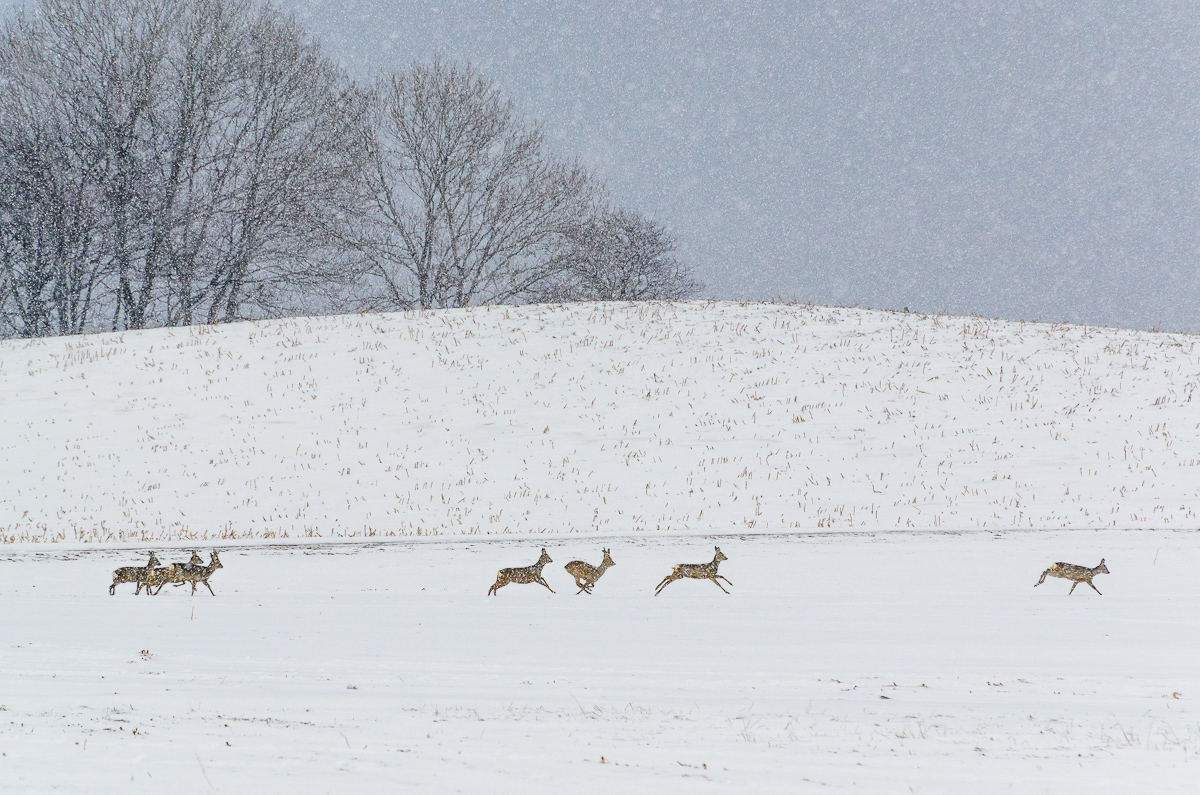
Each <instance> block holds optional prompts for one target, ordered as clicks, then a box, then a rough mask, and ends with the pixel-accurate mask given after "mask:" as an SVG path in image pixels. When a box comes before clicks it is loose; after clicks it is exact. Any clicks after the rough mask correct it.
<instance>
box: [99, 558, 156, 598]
mask: <svg viewBox="0 0 1200 795" xmlns="http://www.w3.org/2000/svg"><path fill="white" fill-rule="evenodd" d="M157 565H158V558H156V557H154V553H153V552H151V553H150V560H149V561H147V563H146V565H145V566H122V567H121V568H119V569H117V570H116V571H114V572H113V581H112V585H110V586H108V595H109V596H113V595H115V594H116V593H117V586H118V585H120V584H121V583H123V582H136V583H138V587H137V590H136V591H134V592H133V593H134V595H135V596H136V595H137V593H138V592H139V591H141V590H142V585H141V583H142V581H143V580H145V579H146V578H147V577H149V576H150V573H151V572H153V571H154V567H155V566H157Z"/></svg>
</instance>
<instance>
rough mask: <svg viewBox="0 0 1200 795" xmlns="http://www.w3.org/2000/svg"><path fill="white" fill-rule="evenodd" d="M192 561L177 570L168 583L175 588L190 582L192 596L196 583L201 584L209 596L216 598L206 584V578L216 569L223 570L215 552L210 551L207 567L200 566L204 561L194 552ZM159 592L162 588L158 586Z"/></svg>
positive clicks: (194, 593) (210, 587) (194, 592)
mask: <svg viewBox="0 0 1200 795" xmlns="http://www.w3.org/2000/svg"><path fill="white" fill-rule="evenodd" d="M192 560H193V563H192V564H189V565H188V566H185V567H184V568H182V569H177V570H176V572H175V577H174V579H172V580H170V581H169V582H170V583H171V584H172V585H174V586H175V587H177V588H178V587H179V586H180V585H183V584H184V583H185V582H190V583H191V584H192V593H191V595H192V596H195V595H196V583H201V584H203V585H204V587H205V588H207V589H208V592H209V593H210V594H212V595H213V596H216V593H214V592H213V589H212V586H211V585H209V584H208V578H209V577H211V576H212V575H213V572H215V571H216V570H217V569H223V568H225V567H224V566H222V565H221V559H220V558H219V557H217V550H215V549H214V550H213V551H212V560H210V561H209V562H208V565H207V566H202V565H200V564H201V563H203V562H204V561H203V560H202V559H201V558H200V556H199V555H197V554H196V553H195V552H193V553H192ZM159 590H160V591H161V590H162V586H159Z"/></svg>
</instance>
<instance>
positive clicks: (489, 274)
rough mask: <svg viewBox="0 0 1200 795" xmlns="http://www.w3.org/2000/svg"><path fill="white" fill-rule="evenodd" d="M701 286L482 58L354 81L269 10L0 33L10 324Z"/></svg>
mask: <svg viewBox="0 0 1200 795" xmlns="http://www.w3.org/2000/svg"><path fill="white" fill-rule="evenodd" d="M698 289H699V285H698V284H697V283H696V282H695V281H694V280H693V279H692V277H691V275H690V272H689V270H688V268H687V267H685V266H684V264H683V263H682V262H681V261H680V260H679V258H678V257H677V256H676V254H675V242H674V239H673V238H672V236H671V235H670V234H669V233H668V231H667V230H666V229H665V228H664V227H663V226H661V225H660V224H658V223H656V222H654V221H652V220H649V219H647V218H645V217H643V216H642V215H640V214H638V213H637V212H634V211H630V210H627V209H623V208H619V207H614V206H612V204H611V203H610V202H609V201H608V199H607V197H606V195H605V191H604V188H603V186H602V185H600V184H598V183H597V181H596V180H595V179H594V178H593V177H592V176H591V174H589V173H588V171H587V170H586V169H585V168H583V167H582V166H581V165H580V164H578V163H575V162H572V161H569V160H565V159H563V158H561V157H558V156H556V155H555V154H554V153H553V152H550V151H549V150H548V148H547V146H546V144H545V142H544V140H543V136H542V134H541V132H540V130H539V128H538V126H537V125H536V124H533V123H530V122H529V121H527V120H524V119H521V118H519V117H518V116H517V114H516V112H515V111H514V108H513V106H512V103H511V102H509V101H508V100H506V99H505V98H504V97H503V96H502V95H501V93H500V92H499V91H498V89H497V88H496V86H495V85H494V84H493V83H492V82H491V81H489V80H488V79H487V78H486V77H484V76H483V75H481V74H479V73H478V72H477V71H475V70H474V69H472V68H471V67H470V66H461V65H457V64H453V63H448V62H445V61H440V60H435V61H434V62H433V63H428V64H416V65H414V66H412V67H411V68H410V69H408V70H407V71H405V72H402V73H393V74H388V75H385V76H383V77H381V78H380V79H379V80H378V81H377V82H376V83H374V84H372V85H361V84H358V83H355V82H354V81H353V80H351V79H350V78H349V77H348V76H347V75H346V74H345V73H344V71H343V70H341V69H340V68H338V67H337V66H336V65H334V64H333V63H332V62H331V61H330V60H329V59H328V58H326V57H325V56H323V55H322V54H321V51H320V48H319V47H318V45H317V43H316V42H315V41H313V40H312V39H311V38H310V37H309V35H308V34H307V33H306V32H305V30H304V29H303V28H302V27H301V26H300V25H299V24H298V23H297V22H296V21H295V20H294V19H293V18H292V17H290V16H288V15H286V14H284V13H281V12H280V11H278V10H276V9H274V8H272V7H271V6H269V5H262V4H259V3H258V2H254V1H253V0H144V1H138V0H38V2H37V3H36V5H35V6H34V7H33V8H32V10H30V11H27V12H26V11H19V12H17V13H16V14H15V16H14V17H12V18H11V19H10V20H9V21H8V22H7V23H6V24H5V26H4V30H3V38H2V40H0V336H6V337H13V336H19V337H38V336H46V335H58V334H78V333H83V332H89V331H107V330H121V329H140V328H150V327H156V326H177V325H189V324H193V323H218V322H226V321H232V320H241V319H249V318H266V317H281V316H286V315H292V314H297V313H308V314H320V313H327V312H336V311H356V310H360V311H361V310H377V311H388V310H398V309H410V308H417V307H422V308H436V307H463V306H470V305H476V304H486V303H506V302H507V303H524V302H535V301H579V300H649V299H667V298H685V297H688V296H690V295H694V294H695V293H696V292H697V291H698Z"/></svg>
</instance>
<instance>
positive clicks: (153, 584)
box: [133, 563, 180, 596]
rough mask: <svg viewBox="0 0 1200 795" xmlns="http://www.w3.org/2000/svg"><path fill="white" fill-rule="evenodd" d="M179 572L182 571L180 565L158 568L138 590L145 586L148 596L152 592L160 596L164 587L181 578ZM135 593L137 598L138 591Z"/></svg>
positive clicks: (141, 583) (140, 583)
mask: <svg viewBox="0 0 1200 795" xmlns="http://www.w3.org/2000/svg"><path fill="white" fill-rule="evenodd" d="M179 571H180V569H179V564H178V563H172V564H171V565H170V566H162V567H160V568H157V569H155V570H154V571H152V572H150V573H149V574H147V575H146V577H145V579H143V580H142V581H141V582H139V583H138V588H139V589H140V588H141V587H142V586H143V585H144V586H146V596H150V595H151V591H152V590H153V595H154V596H158V592H159V591H161V590H162V589H163V586H164V585H166V584H167V583H169V582H172V581H174V580H175V578H176V577H178V576H179ZM133 593H134V595H135V596H136V595H137V591H136V590H135V591H134V592H133Z"/></svg>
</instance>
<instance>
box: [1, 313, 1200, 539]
mask: <svg viewBox="0 0 1200 795" xmlns="http://www.w3.org/2000/svg"><path fill="white" fill-rule="evenodd" d="M1195 342H1196V338H1195V337H1193V336H1182V335H1169V334H1153V333H1139V332H1131V331H1120V330H1110V329H1101V328H1084V327H1079V326H1059V325H1048V324H1031V323H1012V322H1000V321H993V320H988V319H983V318H957V317H947V316H923V315H916V314H904V313H889V312H873V311H865V310H858V309H836V308H832V309H831V308H823V307H811V306H787V305H771V304H735V303H703V302H697V303H663V304H640V305H639V304H634V305H630V304H585V305H575V306H565V307H551V306H530V307H519V308H513V307H508V308H504V307H501V308H484V309H469V310H457V311H438V312H427V313H408V314H394V315H364V316H341V317H326V318H304V319H298V320H296V319H293V320H276V321H269V322H256V323H242V324H235V325H228V326H219V327H203V326H202V327H190V328H179V329H158V330H153V331H145V332H139V333H124V334H106V335H95V336H85V337H69V338H54V339H40V340H35V341H30V342H14V341H10V342H5V343H3V344H0V384H2V388H0V389H2V391H0V402H2V405H3V412H2V413H0V451H2V452H3V456H4V458H5V460H6V462H7V466H6V467H5V472H4V475H3V480H4V489H3V497H2V499H3V502H2V504H0V536H2V537H3V539H4V540H6V541H9V542H13V541H17V542H38V541H69V542H93V541H94V542H121V541H139V542H162V541H171V540H214V539H215V540H221V539H225V540H232V539H258V538H323V539H325V538H371V537H392V536H409V535H442V536H445V535H464V534H477V535H493V534H519V535H545V534H558V535H566V534H575V533H593V534H611V533H625V532H651V531H657V532H662V531H672V532H694V533H725V532H729V531H731V530H736V531H742V532H770V533H775V532H787V531H797V530H800V531H807V530H813V529H817V528H871V529H894V528H902V529H907V528H914V529H936V528H959V529H967V528H1033V529H1042V528H1048V527H1058V528H1098V527H1114V528H1142V527H1157V528H1180V527H1187V528H1195V527H1196V526H1197V524H1198V521H1197V514H1196V500H1197V497H1198V496H1200V477H1198V475H1200V402H1193V396H1194V393H1195V389H1196V385H1197V383H1200V351H1197V350H1196V349H1195Z"/></svg>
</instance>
